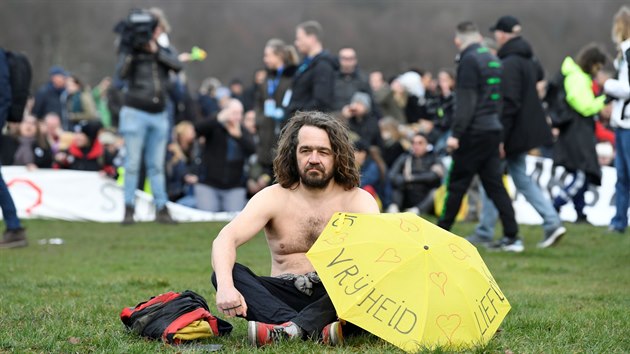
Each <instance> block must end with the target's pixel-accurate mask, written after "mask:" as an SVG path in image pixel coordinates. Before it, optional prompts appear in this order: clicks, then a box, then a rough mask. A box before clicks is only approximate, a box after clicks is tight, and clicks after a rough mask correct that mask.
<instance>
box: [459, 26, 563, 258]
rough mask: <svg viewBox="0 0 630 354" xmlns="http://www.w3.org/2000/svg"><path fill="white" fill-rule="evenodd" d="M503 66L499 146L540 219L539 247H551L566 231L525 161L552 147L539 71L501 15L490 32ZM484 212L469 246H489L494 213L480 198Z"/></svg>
mask: <svg viewBox="0 0 630 354" xmlns="http://www.w3.org/2000/svg"><path fill="white" fill-rule="evenodd" d="M490 31H492V32H493V33H494V38H495V40H496V43H497V45H498V46H499V51H498V53H497V55H498V57H499V59H501V63H502V65H503V75H502V77H501V94H502V97H503V110H502V114H501V123H502V124H503V147H504V152H505V159H506V162H507V170H508V173H509V174H510V176H511V177H512V180H513V181H514V185H515V186H516V190H517V191H518V192H520V193H521V194H523V196H524V197H525V199H526V200H527V201H528V202H529V203H530V204H531V205H532V206H533V207H534V209H535V210H536V212H538V214H539V215H540V216H541V217H542V219H543V230H544V235H543V239H542V241H541V242H540V243H539V244H538V247H541V248H546V247H549V246H552V245H554V244H556V243H558V241H560V239H561V238H562V236H563V235H564V234H565V233H566V232H567V229H566V228H565V227H564V226H563V225H562V221H561V220H560V216H559V215H558V212H557V211H556V210H555V209H554V208H553V204H552V202H551V200H550V199H549V198H546V197H545V196H544V195H543V193H542V191H541V189H540V187H539V186H538V185H537V184H536V183H535V182H534V181H533V180H532V179H531V178H530V176H528V175H527V171H526V169H527V166H526V156H527V152H528V151H529V150H530V149H533V148H536V147H539V146H543V145H547V144H550V143H551V140H552V135H551V127H550V126H549V125H548V124H547V120H546V117H545V113H544V111H543V107H542V103H541V102H540V99H539V98H538V93H537V91H536V83H537V82H539V81H541V80H542V79H543V77H542V68H541V67H540V65H539V64H538V62H537V61H535V59H534V55H533V51H532V48H531V46H530V44H529V43H528V42H527V41H526V40H525V39H524V38H523V37H522V36H521V25H520V23H519V21H518V20H517V19H516V18H515V17H513V16H503V17H501V18H500V19H499V20H498V21H497V23H496V24H495V25H494V26H492V27H491V28H490ZM482 205H483V207H482V212H481V217H480V220H479V224H478V225H477V228H476V230H475V234H474V235H472V236H471V237H468V238H467V239H468V241H470V242H471V243H481V244H487V243H490V242H491V241H492V238H493V236H494V225H495V224H496V221H497V216H498V215H497V210H496V208H495V207H494V205H493V204H492V202H491V201H490V199H488V197H487V195H485V193H484V195H483V197H482Z"/></svg>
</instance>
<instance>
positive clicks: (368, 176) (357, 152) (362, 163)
mask: <svg viewBox="0 0 630 354" xmlns="http://www.w3.org/2000/svg"><path fill="white" fill-rule="evenodd" d="M354 159H355V161H356V162H357V167H358V168H359V173H360V174H361V184H360V187H361V188H363V189H365V190H366V191H368V193H370V194H371V195H372V196H373V197H374V199H376V202H377V204H378V205H379V208H380V207H381V205H382V202H381V198H382V197H381V195H382V194H383V180H382V178H381V175H382V174H381V170H380V169H379V166H378V164H377V163H376V161H374V159H372V157H371V156H370V147H369V146H368V145H367V144H366V143H364V142H363V141H361V140H359V141H357V142H355V143H354Z"/></svg>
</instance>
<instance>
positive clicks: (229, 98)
mask: <svg viewBox="0 0 630 354" xmlns="http://www.w3.org/2000/svg"><path fill="white" fill-rule="evenodd" d="M144 15H147V16H144ZM134 16H139V17H138V18H136V19H135V20H137V21H138V22H139V23H143V24H149V25H150V29H151V32H150V33H149V34H148V38H144V39H143V40H141V39H142V38H137V37H125V33H124V30H122V31H123V32H121V46H120V47H119V50H118V62H117V66H116V72H115V73H114V75H113V76H112V78H105V79H103V80H102V81H101V82H100V83H98V84H97V85H96V86H95V87H94V89H90V88H89V87H88V85H86V84H85V83H84V82H83V81H82V80H81V79H80V78H78V77H76V76H74V75H72V74H70V73H68V72H67V71H66V70H65V69H63V68H61V67H59V66H53V67H52V68H51V69H50V71H49V76H50V77H49V81H48V82H47V83H46V84H45V85H43V86H42V87H41V88H40V89H39V90H38V91H37V92H36V94H35V95H34V97H32V99H31V100H30V102H29V104H28V105H27V106H26V109H25V114H24V117H23V118H22V119H21V122H19V123H10V124H8V125H7V127H6V130H5V131H4V132H3V139H2V146H1V149H0V151H1V160H0V161H1V163H2V165H23V166H26V167H27V168H29V169H36V168H57V169H76V170H85V171H100V172H101V173H102V174H103V175H105V176H109V177H111V178H118V179H121V180H122V181H123V182H122V183H123V184H124V203H125V214H124V216H123V215H121V219H122V224H123V225H131V224H133V223H134V222H135V220H134V212H135V210H134V209H135V206H134V205H135V200H134V195H135V191H136V189H145V188H150V192H151V193H152V195H153V197H154V203H155V208H156V219H155V220H156V221H157V222H160V223H164V224H176V221H175V220H174V219H173V218H172V217H171V215H170V213H169V211H168V208H167V206H166V205H167V201H169V200H170V201H173V202H177V203H181V204H183V205H186V206H189V207H193V208H198V209H202V210H207V211H212V212H220V211H230V212H239V213H238V215H237V216H236V217H235V218H234V219H233V220H232V221H231V222H230V223H228V224H227V225H226V226H225V227H224V228H223V229H222V230H221V232H220V233H219V234H218V235H217V236H216V238H215V239H214V241H213V247H212V266H213V269H214V274H213V276H212V283H213V285H214V286H215V288H216V289H217V292H216V305H217V308H218V310H219V311H220V312H221V313H222V314H223V315H225V316H227V317H233V316H238V317H242V318H245V319H247V320H248V321H249V323H248V339H249V341H250V342H251V343H252V344H253V345H255V346H262V345H266V344H269V343H272V342H274V341H277V340H294V339H313V340H317V341H321V342H323V343H327V344H331V345H337V344H340V343H341V342H343V337H344V335H347V334H349V333H351V332H352V331H353V328H352V325H350V324H344V323H342V322H340V321H339V320H338V318H337V314H336V311H335V308H334V306H333V304H332V302H331V300H330V298H329V296H328V294H327V293H326V289H325V288H324V285H323V284H322V282H321V279H319V276H318V275H317V273H316V272H315V269H314V267H313V265H312V264H311V263H310V262H309V261H308V259H307V258H306V256H305V253H306V252H307V251H308V250H309V249H310V247H311V246H312V245H313V244H314V242H315V241H316V240H317V238H318V236H319V235H320V234H321V232H322V230H323V228H324V227H325V225H326V224H327V222H328V220H329V219H330V218H331V216H332V215H333V214H334V213H335V212H338V211H344V212H351V213H379V212H382V211H385V212H399V211H403V210H404V211H408V212H412V213H416V214H435V215H436V216H437V217H438V219H437V224H438V225H439V226H440V227H442V228H444V229H447V230H448V229H450V228H451V227H452V225H453V224H454V222H455V220H456V215H457V213H458V211H459V209H460V205H461V203H462V201H463V199H464V195H465V194H466V193H467V192H468V194H469V196H472V195H474V193H472V192H474V191H479V195H480V197H479V203H480V204H481V208H480V209H481V213H479V215H478V217H479V218H480V220H479V221H480V223H479V225H478V227H477V228H476V231H475V233H474V234H473V235H471V236H469V237H468V240H469V241H470V242H472V243H474V244H476V245H478V246H479V247H487V248H490V249H495V250H503V251H509V252H522V251H523V250H524V245H523V242H522V238H521V235H520V234H519V226H518V224H517V222H516V220H515V211H514V209H513V206H512V201H511V199H510V197H509V195H508V193H507V191H506V188H505V186H504V183H503V181H502V179H503V175H504V172H507V173H508V174H509V175H510V176H511V177H512V179H513V181H514V185H515V187H516V189H517V190H518V191H519V192H520V193H522V194H523V195H524V196H525V198H526V199H527V200H528V202H529V203H530V204H531V205H532V206H533V207H534V209H535V210H536V211H537V212H538V213H539V214H540V216H541V217H542V219H543V225H542V228H543V231H544V232H543V235H542V239H541V241H540V243H539V244H538V246H539V247H541V248H546V247H550V246H552V245H555V244H557V243H558V242H559V241H560V240H561V238H562V237H563V235H564V234H565V233H566V232H567V230H566V228H565V227H564V226H563V225H562V221H561V220H560V218H559V215H558V211H559V209H560V208H561V207H562V206H563V205H565V204H567V203H569V202H572V204H573V207H574V208H575V210H576V214H577V221H584V220H585V219H586V216H585V212H584V207H585V200H584V194H585V191H586V190H587V188H588V185H589V184H600V183H601V175H602V173H601V165H610V164H612V161H614V166H615V168H616V170H617V183H616V185H615V189H616V194H615V195H616V199H615V206H616V214H615V215H614V216H613V217H612V220H611V222H610V227H609V231H610V232H613V233H623V232H624V231H625V229H626V227H627V225H628V218H627V214H628V203H629V188H630V158H629V156H630V154H629V152H630V146H628V144H630V141H629V140H628V139H630V135H629V133H628V132H629V129H630V119H628V117H629V116H630V110H628V109H627V106H628V102H629V99H630V86H629V83H628V72H629V70H628V69H629V65H628V56H629V55H630V8H628V7H627V6H623V7H622V8H621V9H620V10H619V12H618V13H617V14H616V15H615V18H614V23H613V29H612V37H613V41H614V42H615V44H616V45H617V47H618V49H619V53H618V55H617V57H616V59H615V60H614V63H615V67H616V69H617V75H616V76H615V77H613V75H611V74H610V72H608V71H607V70H606V69H605V65H606V63H607V59H608V55H607V53H606V52H605V51H604V50H602V49H601V47H600V46H597V45H593V44H589V45H586V46H584V48H582V50H580V52H579V53H578V54H577V55H575V56H567V57H566V58H565V60H564V61H563V63H562V67H561V68H560V70H559V71H558V73H557V74H556V75H548V76H547V79H545V75H544V70H543V68H542V66H541V64H540V62H539V61H538V60H537V59H536V57H535V55H534V51H533V49H532V47H531V45H530V44H529V43H528V42H527V40H526V39H525V38H524V37H523V35H522V33H523V27H522V25H521V23H520V22H519V20H518V19H517V18H515V17H513V16H503V17H501V18H499V19H498V21H497V22H496V23H495V24H494V25H493V26H492V27H491V28H490V32H491V33H492V34H493V38H484V37H483V36H482V34H481V31H480V30H479V29H478V27H477V26H476V25H475V24H474V23H473V22H462V23H460V24H459V25H458V26H457V27H456V30H455V38H454V44H455V46H456V48H457V49H458V51H459V54H458V57H457V67H456V68H452V69H451V68H445V69H441V70H439V72H437V73H436V76H435V78H434V76H433V73H431V72H429V71H426V70H421V69H417V68H415V69H414V68H410V69H409V70H408V71H405V72H403V73H399V74H397V75H394V76H392V77H390V78H386V77H385V75H384V74H383V73H382V72H380V71H372V72H369V73H366V72H363V71H362V70H361V69H360V66H359V57H358V53H357V51H356V50H355V49H354V48H352V47H343V48H340V49H339V51H338V52H337V53H336V54H333V53H331V52H329V51H328V50H326V49H325V45H324V42H323V38H324V36H323V33H324V32H323V28H322V26H321V25H320V24H319V23H318V22H316V21H307V22H304V23H301V24H299V25H298V26H297V27H296V32H295V40H294V45H292V44H288V43H287V42H285V41H284V40H281V39H278V38H273V39H270V40H269V41H268V42H267V43H266V45H265V47H264V50H263V53H262V58H263V60H262V61H263V64H264V66H265V68H264V70H258V71H256V72H255V74H254V82H253V84H252V85H251V86H246V85H244V84H243V82H242V81H240V80H238V79H234V80H232V81H231V82H229V83H228V85H223V84H222V83H221V82H220V81H219V80H218V79H216V78H208V79H206V80H204V81H203V83H202V85H201V87H200V89H199V91H198V95H196V96H195V95H193V94H192V92H190V90H189V88H188V87H187V84H186V78H185V74H184V71H185V67H184V65H183V63H185V62H187V61H189V60H191V57H192V55H191V53H181V54H178V53H177V52H176V51H175V49H174V48H173V46H172V45H171V44H170V41H169V39H168V33H169V32H170V26H169V24H168V22H167V21H166V17H165V16H164V14H163V13H162V12H161V11H160V10H159V9H156V8H153V9H150V10H148V11H147V12H146V13H140V14H138V13H134ZM143 16H144V17H143ZM144 20H147V21H145V22H143V21H144ZM152 23H153V24H152ZM136 35H137V34H136ZM6 61H7V60H6V55H5V53H4V50H3V51H1V52H0V89H1V90H2V91H1V93H2V95H0V98H3V100H1V101H0V103H1V105H0V109H1V110H0V118H1V119H2V120H1V121H0V123H2V125H4V123H5V120H6V116H7V112H6V111H7V107H8V104H7V103H8V101H9V100H7V99H6V98H7V97H10V95H9V94H8V93H7V92H8V91H10V90H9V89H8V86H9V80H8V69H7V64H6ZM527 154H537V155H540V156H546V157H550V158H552V159H553V161H554V164H555V165H556V166H561V167H563V168H564V169H565V170H566V178H564V179H563V181H562V182H563V184H562V186H563V188H561V190H560V191H559V193H558V194H557V195H553V196H552V198H548V197H547V196H545V195H544V194H543V193H542V191H541V190H540V188H539V187H538V185H537V184H536V183H534V182H533V180H532V179H531V178H530V176H528V175H527V173H526V160H525V159H526V156H527ZM613 156H614V159H613ZM448 160H450V162H449V164H448V165H446V163H445V161H448ZM0 177H1V175H0ZM147 182H148V183H147ZM439 188H444V189H445V190H446V191H445V197H444V198H443V199H444V200H443V208H442V210H436V208H435V207H434V205H435V200H436V198H438V197H436V195H437V191H438V189H439ZM470 199H472V198H470ZM0 204H1V206H2V211H3V215H4V217H5V220H6V225H7V230H6V231H5V233H4V234H3V240H2V241H1V242H0V247H1V248H13V247H22V246H26V245H27V242H26V236H25V231H24V228H23V227H22V225H21V223H20V220H19V219H18V218H17V216H16V213H15V206H14V205H13V202H12V200H11V197H10V194H9V193H8V189H7V187H6V184H5V183H4V181H3V180H2V178H0ZM497 219H500V220H501V224H502V226H503V233H502V237H500V238H499V239H498V240H497V241H494V226H495V223H496V221H497ZM261 230H264V233H265V236H266V238H267V241H268V245H269V248H270V253H271V260H272V265H271V276H258V275H256V274H254V273H253V272H252V271H251V270H250V269H249V268H247V267H246V266H245V265H243V264H239V263H237V262H236V254H237V252H236V250H237V248H238V247H239V246H241V245H242V244H244V243H246V242H248V241H249V240H251V239H252V238H253V237H254V236H255V235H256V234H258V233H259V232H260V231H261ZM342 328H343V329H342ZM354 330H356V328H355V329H354Z"/></svg>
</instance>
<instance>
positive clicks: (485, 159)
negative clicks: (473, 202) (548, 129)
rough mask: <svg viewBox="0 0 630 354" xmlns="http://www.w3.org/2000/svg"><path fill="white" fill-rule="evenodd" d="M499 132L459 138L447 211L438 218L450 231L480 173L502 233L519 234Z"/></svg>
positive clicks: (445, 208)
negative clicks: (500, 147) (507, 187)
mask: <svg viewBox="0 0 630 354" xmlns="http://www.w3.org/2000/svg"><path fill="white" fill-rule="evenodd" d="M500 143H501V136H500V133H499V132H487V133H480V134H475V135H472V134H471V135H466V136H464V137H462V138H461V139H460V145H459V149H457V150H455V152H454V153H453V163H452V164H451V169H450V171H449V177H448V180H447V194H446V200H445V202H444V211H443V213H442V216H441V217H440V219H439V220H438V226H440V227H441V228H443V229H446V230H450V228H451V226H453V222H454V221H455V216H456V215H457V212H458V211H459V208H460V205H461V203H462V199H463V198H464V194H466V191H467V190H468V187H469V186H470V183H471V181H472V179H473V177H474V176H475V174H478V175H479V178H480V179H481V184H482V185H483V188H484V189H485V190H486V193H487V194H488V197H489V198H490V199H491V200H492V202H493V203H494V205H495V206H496V208H497V210H498V211H499V218H501V223H502V224H503V234H504V235H505V236H507V237H516V236H517V234H518V225H517V224H516V220H515V219H514V208H513V207H512V200H511V199H510V196H509V195H508V194H507V191H506V190H505V186H504V185H503V180H502V175H503V170H502V164H501V159H500V157H499V144H500Z"/></svg>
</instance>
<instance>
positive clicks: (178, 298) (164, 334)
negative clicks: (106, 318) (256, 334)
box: [120, 290, 232, 344]
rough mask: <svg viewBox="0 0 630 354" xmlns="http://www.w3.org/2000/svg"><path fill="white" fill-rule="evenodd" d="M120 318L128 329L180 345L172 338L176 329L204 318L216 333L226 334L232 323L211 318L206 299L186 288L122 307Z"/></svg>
mask: <svg viewBox="0 0 630 354" xmlns="http://www.w3.org/2000/svg"><path fill="white" fill-rule="evenodd" d="M120 319H121V320H122V322H123V323H124V324H125V326H126V327H127V329H129V330H131V331H133V332H135V333H137V334H139V335H141V336H143V337H147V338H151V339H162V341H164V342H165V343H169V344H180V343H181V340H180V339H179V338H174V336H175V334H176V333H177V331H179V330H180V329H182V328H184V327H186V326H188V325H189V324H191V323H192V322H194V321H197V320H204V321H207V322H208V324H209V325H210V328H211V330H212V334H213V335H215V336H221V335H226V334H229V333H230V332H231V331H232V325H231V324H229V323H228V322H226V321H224V320H222V319H220V318H216V317H214V316H213V315H212V314H211V313H210V311H209V309H208V304H207V303H206V300H205V299H204V298H203V297H201V296H200V295H198V294H197V293H195V292H193V291H191V290H186V291H183V292H181V293H176V292H173V291H169V292H167V293H164V294H161V295H158V296H154V297H152V298H151V299H149V300H148V301H144V302H141V303H139V304H137V305H136V306H135V307H125V308H124V309H123V310H122V312H121V313H120Z"/></svg>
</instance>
